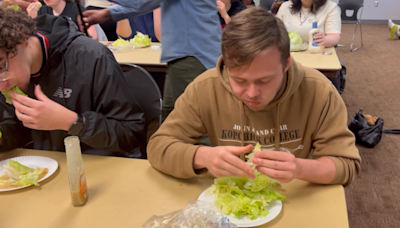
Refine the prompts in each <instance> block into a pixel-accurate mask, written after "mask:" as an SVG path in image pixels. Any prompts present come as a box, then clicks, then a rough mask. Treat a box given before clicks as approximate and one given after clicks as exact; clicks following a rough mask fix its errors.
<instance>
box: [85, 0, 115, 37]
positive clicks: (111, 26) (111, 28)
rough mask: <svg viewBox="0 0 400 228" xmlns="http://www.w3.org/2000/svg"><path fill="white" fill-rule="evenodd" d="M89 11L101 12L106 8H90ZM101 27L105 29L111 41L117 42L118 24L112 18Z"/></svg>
mask: <svg viewBox="0 0 400 228" xmlns="http://www.w3.org/2000/svg"><path fill="white" fill-rule="evenodd" d="M86 9H87V10H101V9H104V8H101V7H96V6H88V7H86ZM100 27H101V28H102V29H103V31H104V33H105V34H106V36H107V39H108V40H109V41H115V40H117V39H118V36H117V22H115V21H114V20H113V19H112V18H110V19H108V20H107V21H105V22H103V23H101V24H100Z"/></svg>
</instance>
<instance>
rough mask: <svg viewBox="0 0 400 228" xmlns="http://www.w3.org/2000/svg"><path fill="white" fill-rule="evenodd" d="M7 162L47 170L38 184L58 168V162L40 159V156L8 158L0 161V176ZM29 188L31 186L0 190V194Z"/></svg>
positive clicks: (50, 159)
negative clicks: (11, 161)
mask: <svg viewBox="0 0 400 228" xmlns="http://www.w3.org/2000/svg"><path fill="white" fill-rule="evenodd" d="M8 160H13V161H17V162H19V163H21V164H22V165H24V166H28V167H30V168H48V169H49V172H48V173H47V174H46V175H45V176H44V177H43V178H42V179H40V180H39V181H38V182H41V181H43V180H45V179H47V178H48V177H49V176H51V175H52V174H53V173H54V172H55V171H56V170H57V168H58V162H57V161H56V160H54V159H52V158H48V157H41V156H21V157H15V158H10V159H6V160H3V161H0V176H2V175H4V173H5V171H4V168H3V165H9V162H8ZM29 186H31V185H26V186H22V187H15V188H7V189H0V192H6V191H12V190H17V189H21V188H26V187H29Z"/></svg>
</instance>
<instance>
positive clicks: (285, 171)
mask: <svg viewBox="0 0 400 228" xmlns="http://www.w3.org/2000/svg"><path fill="white" fill-rule="evenodd" d="M238 31H241V32H238ZM221 48H222V57H221V58H220V59H219V61H218V64H217V67H216V68H214V69H211V70H208V71H206V72H205V73H203V74H202V75H200V76H199V77H198V78H196V79H195V80H194V81H193V82H192V83H191V84H190V85H189V86H188V87H187V89H186V90H185V92H184V93H183V94H182V95H181V96H180V97H179V98H178V100H177V102H176V104H175V109H174V110H173V111H172V112H171V114H170V116H169V117H168V119H167V120H166V121H165V122H164V123H163V124H162V125H161V127H160V128H159V129H158V131H157V132H156V133H155V134H154V135H153V136H152V137H151V139H150V142H149V144H148V147H147V152H148V159H149V162H150V163H151V165H152V166H153V167H154V168H156V169H158V170H160V171H162V172H164V173H167V174H169V175H172V176H175V177H178V178H190V177H196V176H198V175H200V174H202V173H204V172H205V171H207V170H208V171H209V172H211V173H212V174H213V175H214V176H216V177H222V176H241V177H247V178H254V170H253V169H252V167H251V166H250V165H249V164H246V163H245V162H244V161H243V160H244V159H245V154H246V153H249V152H250V151H251V150H252V148H253V146H254V145H255V144H256V142H259V143H260V144H261V148H262V149H261V151H256V152H255V154H254V158H253V159H252V160H251V162H252V163H253V164H254V165H255V168H256V169H257V171H259V172H260V173H262V174H264V175H266V176H269V177H271V178H273V179H276V180H278V181H280V182H284V183H287V182H290V181H292V180H293V179H301V180H304V181H308V182H314V183H321V184H343V185H349V184H350V183H351V182H352V181H354V179H355V178H356V177H357V175H358V174H359V172H360V163H361V158H360V154H359V152H358V149H357V147H356V145H355V137H354V135H353V133H352V132H351V131H350V130H349V129H348V127H347V110H346V106H345V104H344V102H343V100H342V98H341V97H340V95H339V93H338V92H337V91H336V89H335V87H334V86H333V85H332V83H330V82H329V80H328V79H326V77H325V76H323V75H322V74H321V73H320V72H319V71H317V70H315V69H311V68H308V67H304V66H302V65H301V64H298V63H296V61H295V60H294V59H292V58H291V57H290V41H289V36H288V33H287V30H286V28H285V25H284V24H283V23H282V21H281V20H279V19H278V18H276V17H275V16H274V15H273V14H271V13H270V12H268V10H267V9H264V8H262V7H253V8H250V9H247V10H244V11H242V12H240V13H238V14H236V15H235V16H234V17H232V20H231V22H230V23H229V24H227V26H226V27H225V29H224V31H223V34H222V41H221ZM205 133H208V134H209V136H210V140H211V142H212V145H213V147H208V146H199V145H195V143H196V142H197V141H198V140H199V139H200V138H201V137H202V135H204V134H205Z"/></svg>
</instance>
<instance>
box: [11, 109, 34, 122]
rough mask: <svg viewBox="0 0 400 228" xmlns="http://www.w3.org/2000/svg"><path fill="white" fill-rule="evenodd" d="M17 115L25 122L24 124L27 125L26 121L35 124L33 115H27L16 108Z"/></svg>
mask: <svg viewBox="0 0 400 228" xmlns="http://www.w3.org/2000/svg"><path fill="white" fill-rule="evenodd" d="M15 115H16V116H17V118H18V119H19V120H20V121H21V122H23V123H24V125H25V123H31V124H33V123H34V122H35V120H34V119H33V118H32V117H30V116H28V115H26V114H24V113H21V112H20V111H18V110H17V109H15Z"/></svg>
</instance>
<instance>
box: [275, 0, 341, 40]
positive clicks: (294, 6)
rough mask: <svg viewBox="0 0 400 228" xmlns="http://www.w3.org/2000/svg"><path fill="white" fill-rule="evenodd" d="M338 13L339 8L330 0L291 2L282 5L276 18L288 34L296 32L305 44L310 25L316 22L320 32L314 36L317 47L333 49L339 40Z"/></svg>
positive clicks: (296, 0)
mask: <svg viewBox="0 0 400 228" xmlns="http://www.w3.org/2000/svg"><path fill="white" fill-rule="evenodd" d="M340 13H341V10H340V8H339V7H338V6H337V4H336V3H334V2H332V1H331V0H291V1H287V2H284V3H282V5H281V7H280V8H279V11H278V13H277V15H276V16H277V17H278V18H279V19H281V20H282V21H283V23H285V26H286V29H287V30H288V32H297V33H298V34H299V35H300V37H301V39H302V40H303V42H307V43H308V42H310V41H309V31H310V30H311V29H312V23H313V21H314V20H315V19H316V20H318V29H319V30H320V31H321V32H320V33H318V34H317V35H316V41H317V42H318V45H319V46H323V47H333V46H335V45H337V44H338V43H339V40H340V33H341V23H342V22H341V17H340Z"/></svg>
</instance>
